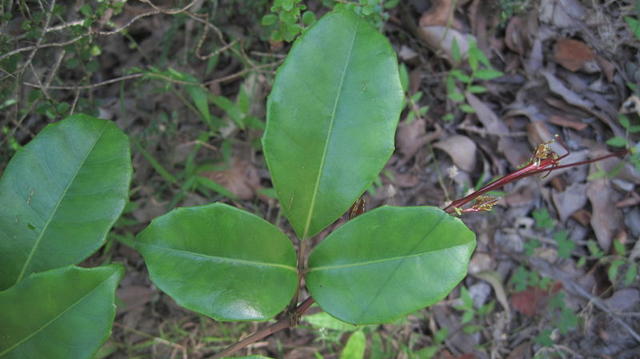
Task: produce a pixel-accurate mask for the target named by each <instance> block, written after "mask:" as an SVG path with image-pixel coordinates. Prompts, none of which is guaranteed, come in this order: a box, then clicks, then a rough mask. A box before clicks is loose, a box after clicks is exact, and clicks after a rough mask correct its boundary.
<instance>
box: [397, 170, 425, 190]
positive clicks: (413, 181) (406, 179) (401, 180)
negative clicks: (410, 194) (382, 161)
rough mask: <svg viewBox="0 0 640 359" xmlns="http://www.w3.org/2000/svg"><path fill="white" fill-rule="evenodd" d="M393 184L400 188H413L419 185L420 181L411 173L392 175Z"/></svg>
mask: <svg viewBox="0 0 640 359" xmlns="http://www.w3.org/2000/svg"><path fill="white" fill-rule="evenodd" d="M393 183H394V184H395V185H397V186H398V187H400V188H413V187H415V186H417V185H418V183H420V179H419V178H418V176H416V175H415V174H413V173H410V172H407V173H394V175H393Z"/></svg>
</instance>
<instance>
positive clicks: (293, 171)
mask: <svg viewBox="0 0 640 359" xmlns="http://www.w3.org/2000/svg"><path fill="white" fill-rule="evenodd" d="M328 49H330V51H328ZM402 102H403V92H402V87H401V85H400V79H399V75H398V64H397V60H396V57H395V53H394V51H393V49H392V48H391V46H390V44H389V42H388V41H387V40H386V39H385V38H384V37H383V36H382V35H381V34H380V33H378V32H377V31H376V29H374V28H373V27H371V26H370V25H369V24H368V23H367V22H366V20H363V19H361V18H359V17H358V16H356V15H355V14H353V13H351V12H349V11H346V10H345V11H334V12H332V13H330V14H328V15H326V16H324V17H323V18H322V19H320V20H319V21H318V22H317V23H316V24H314V25H313V26H312V27H311V28H310V29H309V30H308V31H306V32H305V34H304V35H303V36H302V37H301V38H300V39H298V40H297V41H296V43H295V45H294V46H293V48H292V50H291V52H290V53H289V55H288V56H287V60H286V61H285V63H284V64H283V65H282V67H281V68H280V69H279V71H278V74H277V76H276V80H275V83H274V85H273V90H272V92H271V95H270V96H269V101H268V104H267V127H266V131H265V134H264V138H263V145H264V152H265V157H266V160H267V164H268V167H269V170H270V172H271V176H272V179H273V183H274V187H275V188H276V191H277V192H278V197H279V198H280V200H281V206H282V209H283V211H284V213H285V215H286V216H287V218H288V219H289V222H290V223H291V225H292V226H293V228H294V229H295V231H296V233H297V235H298V236H299V237H301V238H307V237H309V236H312V235H314V234H316V233H318V232H319V231H321V230H322V229H324V228H325V227H326V226H327V225H329V224H330V223H332V222H333V221H335V220H336V219H337V218H339V217H340V216H341V215H342V214H343V213H344V212H345V211H346V210H347V209H348V208H349V207H350V206H351V205H352V204H353V202H355V201H356V199H358V197H359V196H360V195H361V194H362V193H363V192H364V191H365V190H366V189H367V188H368V187H369V185H370V184H371V182H372V181H373V180H374V179H375V178H376V176H377V175H378V173H379V172H380V170H381V169H382V168H383V167H384V164H385V163H386V162H387V160H388V159H389V157H390V156H391V153H392V152H393V149H394V145H393V143H394V133H395V128H396V126H397V123H398V118H399V116H400V111H401V110H402Z"/></svg>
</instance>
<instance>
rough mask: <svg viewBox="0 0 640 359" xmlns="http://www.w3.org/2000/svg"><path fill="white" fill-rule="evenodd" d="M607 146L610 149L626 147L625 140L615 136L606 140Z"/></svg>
mask: <svg viewBox="0 0 640 359" xmlns="http://www.w3.org/2000/svg"><path fill="white" fill-rule="evenodd" d="M607 145H609V146H612V147H624V146H626V145H627V140H626V139H625V138H624V137H620V136H616V137H612V138H610V139H608V140H607Z"/></svg>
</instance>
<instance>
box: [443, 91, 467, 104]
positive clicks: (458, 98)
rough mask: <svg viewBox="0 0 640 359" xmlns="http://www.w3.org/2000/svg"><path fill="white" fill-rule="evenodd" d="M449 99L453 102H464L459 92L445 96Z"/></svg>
mask: <svg viewBox="0 0 640 359" xmlns="http://www.w3.org/2000/svg"><path fill="white" fill-rule="evenodd" d="M447 97H449V98H450V99H451V100H453V101H455V102H461V101H464V95H462V94H461V93H460V92H458V91H457V90H456V91H454V92H450V93H449V95H448V96H447Z"/></svg>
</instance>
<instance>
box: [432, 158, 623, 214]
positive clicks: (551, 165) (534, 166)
mask: <svg viewBox="0 0 640 359" xmlns="http://www.w3.org/2000/svg"><path fill="white" fill-rule="evenodd" d="M627 153H629V151H628V150H621V151H617V152H613V153H610V154H608V155H604V156H600V157H597V158H594V159H591V160H585V161H579V162H573V163H568V164H566V165H558V164H557V163H558V161H560V160H561V159H562V158H565V157H566V156H567V155H569V153H566V154H564V155H562V156H561V157H558V158H555V159H554V158H545V159H543V160H541V161H540V162H539V163H535V162H531V163H529V164H528V165H526V166H524V167H522V168H520V169H519V170H516V171H515V172H512V173H509V174H507V175H505V176H503V177H501V178H498V179H497V180H495V181H493V182H491V183H489V184H488V185H486V186H484V187H482V188H480V189H479V190H477V191H475V192H473V193H471V194H470V195H468V196H465V197H463V198H461V199H457V200H455V201H453V202H451V203H450V204H449V205H448V206H446V207H445V208H444V211H445V212H447V213H454V212H455V211H456V208H462V207H463V206H464V205H465V204H467V203H469V202H471V201H473V200H474V199H476V198H478V197H479V196H482V195H483V194H485V193H487V192H490V191H493V190H496V189H498V188H500V187H502V186H504V185H506V184H508V183H511V182H513V181H516V180H519V179H521V178H525V177H529V176H533V175H535V174H538V173H542V172H552V171H555V170H559V169H562V168H569V167H575V166H581V165H586V164H589V163H593V162H598V161H602V160H605V159H607V158H611V157H623V156H625V155H626V154H627Z"/></svg>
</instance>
